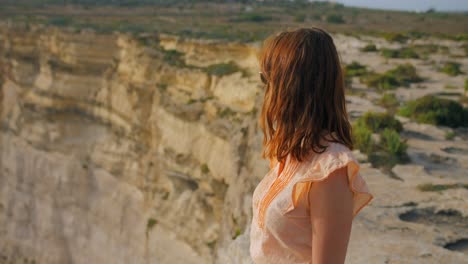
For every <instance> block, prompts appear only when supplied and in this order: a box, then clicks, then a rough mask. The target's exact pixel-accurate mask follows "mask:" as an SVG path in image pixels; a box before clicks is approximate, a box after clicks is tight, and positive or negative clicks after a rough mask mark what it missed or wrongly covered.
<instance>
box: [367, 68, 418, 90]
mask: <svg viewBox="0 0 468 264" xmlns="http://www.w3.org/2000/svg"><path fill="white" fill-rule="evenodd" d="M360 80H361V82H362V83H364V84H366V85H367V86H369V87H375V88H377V89H378V90H390V89H394V88H397V87H399V86H405V87H408V86H409V85H410V84H411V83H416V82H421V81H422V80H423V79H422V78H421V77H420V76H418V75H417V73H416V68H415V67H414V66H413V65H411V64H408V63H407V64H402V65H398V66H397V67H396V68H394V69H391V70H388V71H387V72H385V73H383V74H378V73H375V72H371V73H369V74H367V75H363V76H361V79H360Z"/></svg>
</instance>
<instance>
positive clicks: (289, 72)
mask: <svg viewBox="0 0 468 264" xmlns="http://www.w3.org/2000/svg"><path fill="white" fill-rule="evenodd" d="M259 62H260V70H261V75H263V76H262V79H264V81H265V94H264V100H263V106H262V111H261V115H260V120H259V121H260V126H261V128H262V131H263V135H264V139H263V147H264V149H263V153H262V158H268V159H270V162H271V160H272V159H273V158H276V160H277V161H279V162H283V161H284V160H285V158H286V157H287V155H288V154H289V153H291V156H292V158H294V159H295V160H297V161H302V160H304V159H305V157H306V156H307V155H309V154H310V151H314V152H315V153H323V152H324V151H325V150H326V148H327V145H321V144H320V143H321V140H322V139H325V136H326V135H327V134H331V136H332V137H331V140H327V141H329V142H339V143H342V144H344V145H346V146H347V147H348V148H350V149H353V142H352V138H351V134H352V131H351V130H352V127H351V124H350V122H349V119H348V116H347V110H346V100H345V91H344V78H343V69H342V67H341V62H340V58H339V55H338V52H337V50H336V47H335V44H334V42H333V39H332V37H331V36H330V35H329V34H328V33H327V32H326V31H324V30H322V29H320V28H316V27H312V28H298V29H295V30H285V31H281V32H279V33H276V34H273V35H271V36H270V37H268V38H267V39H266V40H265V41H264V43H263V47H262V49H261V51H260V53H259Z"/></svg>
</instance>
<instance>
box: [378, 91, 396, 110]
mask: <svg viewBox="0 0 468 264" xmlns="http://www.w3.org/2000/svg"><path fill="white" fill-rule="evenodd" d="M379 104H380V105H381V106H383V107H385V108H390V109H393V108H395V107H397V106H398V105H399V104H400V103H399V102H398V99H397V98H396V96H395V94H394V93H384V94H383V95H382V97H380V100H379Z"/></svg>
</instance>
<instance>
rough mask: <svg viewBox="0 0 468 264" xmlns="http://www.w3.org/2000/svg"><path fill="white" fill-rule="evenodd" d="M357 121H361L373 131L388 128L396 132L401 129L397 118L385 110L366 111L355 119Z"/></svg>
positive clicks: (401, 126)
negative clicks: (381, 111) (379, 111)
mask: <svg viewBox="0 0 468 264" xmlns="http://www.w3.org/2000/svg"><path fill="white" fill-rule="evenodd" d="M357 123H362V124H363V125H364V126H365V127H367V128H368V129H369V130H370V131H372V132H374V133H375V132H381V131H383V130H384V129H385V128H390V129H393V130H395V131H397V132H401V131H402V130H403V125H402V124H401V122H400V121H398V119H395V117H394V116H393V115H391V114H389V113H386V112H383V113H376V112H371V111H369V112H366V113H364V115H362V116H361V117H360V118H359V119H358V120H357Z"/></svg>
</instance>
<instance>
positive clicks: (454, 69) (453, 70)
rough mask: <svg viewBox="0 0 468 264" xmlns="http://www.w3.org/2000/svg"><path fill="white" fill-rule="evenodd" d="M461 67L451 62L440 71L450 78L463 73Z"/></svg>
mask: <svg viewBox="0 0 468 264" xmlns="http://www.w3.org/2000/svg"><path fill="white" fill-rule="evenodd" d="M460 67H461V65H460V63H457V62H452V61H449V62H446V63H445V64H444V66H442V68H440V71H441V72H443V73H446V74H448V75H450V76H456V75H459V74H461V73H463V72H462V71H461V69H460Z"/></svg>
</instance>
